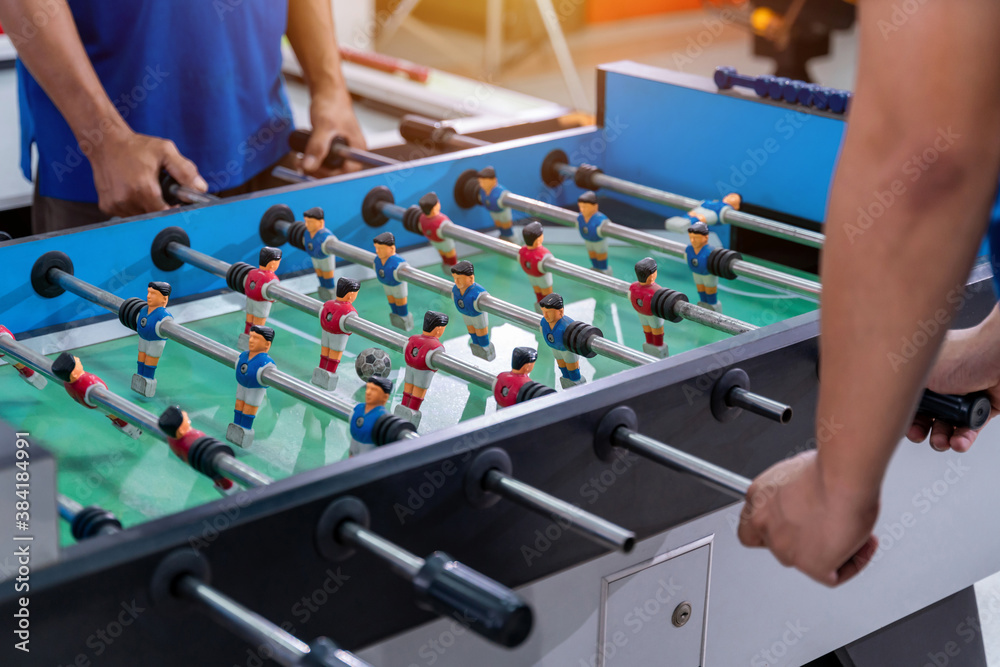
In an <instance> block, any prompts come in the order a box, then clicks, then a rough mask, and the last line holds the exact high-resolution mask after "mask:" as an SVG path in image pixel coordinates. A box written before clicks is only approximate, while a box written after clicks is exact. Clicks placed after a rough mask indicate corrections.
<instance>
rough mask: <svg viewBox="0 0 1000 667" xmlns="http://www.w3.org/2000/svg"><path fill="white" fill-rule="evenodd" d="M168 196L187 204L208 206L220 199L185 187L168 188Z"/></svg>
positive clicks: (174, 186)
mask: <svg viewBox="0 0 1000 667" xmlns="http://www.w3.org/2000/svg"><path fill="white" fill-rule="evenodd" d="M170 194H172V195H173V196H175V197H177V198H178V199H180V200H181V201H182V202H185V203H187V204H209V203H211V202H214V201H219V199H220V197H217V196H215V195H210V194H208V193H207V192H199V191H198V190H194V189H192V188H189V187H188V186H186V185H172V186H170Z"/></svg>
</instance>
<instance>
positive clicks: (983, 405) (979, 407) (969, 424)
mask: <svg viewBox="0 0 1000 667" xmlns="http://www.w3.org/2000/svg"><path fill="white" fill-rule="evenodd" d="M991 409H992V405H991V403H990V397H989V396H988V395H987V394H986V392H985V391H979V392H975V393H973V394H966V395H965V396H955V395H953V394H939V393H937V392H936V391H931V390H930V389H925V390H924V395H923V396H921V397H920V406H919V407H918V408H917V414H921V415H924V416H926V417H931V418H933V419H940V420H941V421H945V422H948V423H949V424H951V425H953V426H955V427H964V428H971V429H972V430H974V431H978V430H979V429H981V428H982V427H983V425H984V424H985V423H986V420H987V419H989V417H990V410H991Z"/></svg>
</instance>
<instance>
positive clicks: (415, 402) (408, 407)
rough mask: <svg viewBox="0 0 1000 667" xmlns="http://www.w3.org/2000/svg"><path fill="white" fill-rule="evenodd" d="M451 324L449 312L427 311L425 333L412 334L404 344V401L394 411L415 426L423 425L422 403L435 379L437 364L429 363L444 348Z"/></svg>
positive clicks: (425, 314)
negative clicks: (421, 422)
mask: <svg viewBox="0 0 1000 667" xmlns="http://www.w3.org/2000/svg"><path fill="white" fill-rule="evenodd" d="M446 326H448V316H447V315H445V314H444V313H439V312H437V311H434V310H428V311H427V312H426V313H424V328H423V333H420V334H417V335H416V336H410V339H409V340H408V341H406V347H405V348H403V358H404V360H405V361H406V372H405V373H404V374H403V402H402V404H400V405H397V406H396V409H395V410H394V413H395V415H396V416H397V417H400V418H402V419H405V420H406V421H408V422H410V423H411V424H413V425H414V426H419V425H420V404H421V403H423V402H424V396H425V395H426V394H427V389H428V387H430V386H431V380H433V379H434V373H435V372H436V371H435V370H434V369H433V368H431V367H430V365H428V362H429V361H431V360H432V359H433V357H434V355H435V354H436V353H437V351H438V350H444V345H443V344H442V343H441V336H443V335H444V328H445V327H446Z"/></svg>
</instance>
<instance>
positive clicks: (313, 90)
mask: <svg viewBox="0 0 1000 667" xmlns="http://www.w3.org/2000/svg"><path fill="white" fill-rule="evenodd" d="M286 34H287V35H288V41H289V43H291V45H292V49H293V50H294V51H295V57H296V58H298V60H299V64H300V65H301V66H302V71H303V73H304V74H305V78H306V83H307V84H308V85H309V94H310V97H311V98H312V103H311V105H310V108H309V115H310V116H311V120H312V136H311V137H310V139H309V143H308V145H307V146H306V152H305V157H304V158H303V160H302V169H303V170H304V171H306V172H308V173H314V174H316V175H319V176H323V175H328V172H326V170H323V169H321V164H322V162H323V159H324V158H326V155H327V153H328V152H329V149H330V142H331V141H332V140H333V138H334V137H335V136H337V135H338V134H340V135H343V136H344V137H346V138H347V141H348V143H349V144H350V145H351V146H353V147H355V148H365V146H366V144H365V138H364V135H363V134H361V128H360V126H359V125H358V121H357V119H356V118H355V117H354V110H353V108H352V107H351V94H350V93H349V92H348V91H347V84H346V83H345V82H344V75H343V74H342V73H341V70H340V52H339V51H338V49H337V34H336V31H335V30H334V27H333V10H332V8H331V6H330V0H288V29H287V30H286ZM351 164H352V163H348V165H351ZM350 168H353V169H357V168H358V167H357V165H352V166H351V167H350Z"/></svg>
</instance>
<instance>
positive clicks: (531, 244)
mask: <svg viewBox="0 0 1000 667" xmlns="http://www.w3.org/2000/svg"><path fill="white" fill-rule="evenodd" d="M521 236H522V238H523V239H524V246H523V247H522V248H520V249H519V250H518V253H517V254H518V261H519V262H520V263H521V268H522V269H524V272H525V273H526V274H527V275H528V282H530V283H531V288H532V289H533V290H535V310H536V311H537V312H538V313H541V312H542V309H541V306H539V305H538V302H539V301H541V300H542V299H544V298H545V297H546V296H548V295H549V294H552V274H551V273H546V272H545V270H544V269H543V267H542V262H544V261H545V258H546V257H548V256H549V255H551V254H552V253H551V252H549V251H548V249H547V248H545V247H544V246H543V245H542V244H543V243H545V231H544V229H543V228H542V223H540V222H538V221H537V220H536V221H535V222H529V223H528V224H527V225H525V226H524V229H522V230H521Z"/></svg>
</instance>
